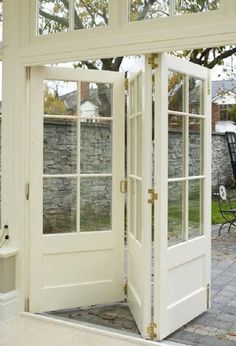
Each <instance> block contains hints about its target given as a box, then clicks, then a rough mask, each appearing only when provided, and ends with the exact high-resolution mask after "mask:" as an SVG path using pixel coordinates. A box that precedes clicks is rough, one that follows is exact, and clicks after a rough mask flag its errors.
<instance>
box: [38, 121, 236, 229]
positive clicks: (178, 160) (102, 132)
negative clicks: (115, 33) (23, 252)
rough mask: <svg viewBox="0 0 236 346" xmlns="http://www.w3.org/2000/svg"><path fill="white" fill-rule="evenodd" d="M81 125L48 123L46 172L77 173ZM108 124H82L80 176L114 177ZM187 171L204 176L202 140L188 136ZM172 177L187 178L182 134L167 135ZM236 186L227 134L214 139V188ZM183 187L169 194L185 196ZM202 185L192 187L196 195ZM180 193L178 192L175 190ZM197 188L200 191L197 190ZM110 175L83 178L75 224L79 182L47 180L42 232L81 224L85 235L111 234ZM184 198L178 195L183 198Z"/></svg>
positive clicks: (68, 122) (172, 187) (46, 128)
mask: <svg viewBox="0 0 236 346" xmlns="http://www.w3.org/2000/svg"><path fill="white" fill-rule="evenodd" d="M77 131H78V129H77V127H76V122H73V121H71V120H60V121H59V120H56V121H54V120H46V122H45V124H44V174H70V175H71V174H76V173H77V164H78V163H77V162H78V161H79V158H78V157H77ZM111 134H112V129H111V123H110V122H106V121H104V122H100V123H97V122H84V123H81V128H80V135H81V143H80V145H81V149H80V153H79V155H80V172H81V174H91V173H111V170H112V160H111V153H112V140H111ZM189 143H190V146H189V152H190V157H189V172H190V174H191V175H192V176H194V175H200V169H201V168H200V165H201V163H200V146H199V143H200V136H199V133H198V132H194V131H191V132H190V135H189ZM168 151H169V166H168V167H169V177H180V176H183V162H182V161H183V160H182V158H183V136H182V134H181V133H180V132H178V131H174V130H173V131H171V132H170V133H169V148H168ZM220 183H223V184H224V185H226V186H229V185H232V184H234V179H233V175H232V169H231V164H230V157H229V152H228V147H227V143H226V140H225V136H224V135H221V134H216V133H214V134H213V135H212V186H213V188H217V186H218V185H219V184H220ZM180 185H181V184H180V183H179V184H176V183H175V184H172V186H170V189H171V190H170V193H171V194H172V195H173V196H175V197H176V196H178V194H181V193H182V188H181V186H180ZM198 189H199V184H198V183H196V184H191V193H192V194H193V195H194V194H195V193H196V194H197V193H198V192H197V190H198ZM175 190H176V191H175ZM195 190H196V191H195ZM111 192H112V179H111V178H110V177H105V178H104V177H103V178H101V177H100V178H99V177H95V178H94V177H93V178H91V177H81V180H80V195H79V196H80V197H79V198H80V220H77V215H76V208H77V198H78V196H77V178H76V177H71V176H70V177H58V178H44V201H43V222H44V225H43V227H44V233H53V232H71V231H75V230H76V227H77V223H78V222H79V223H80V226H81V230H82V231H91V230H108V229H110V227H111V218H110V215H111ZM179 197H180V196H179Z"/></svg>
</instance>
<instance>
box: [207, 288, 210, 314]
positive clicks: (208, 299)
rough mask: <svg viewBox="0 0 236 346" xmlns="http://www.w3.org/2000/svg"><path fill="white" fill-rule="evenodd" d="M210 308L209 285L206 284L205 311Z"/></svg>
mask: <svg viewBox="0 0 236 346" xmlns="http://www.w3.org/2000/svg"><path fill="white" fill-rule="evenodd" d="M209 308H210V284H207V309H209Z"/></svg>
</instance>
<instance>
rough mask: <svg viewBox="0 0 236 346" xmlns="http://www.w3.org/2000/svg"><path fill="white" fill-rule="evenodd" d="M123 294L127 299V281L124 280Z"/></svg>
mask: <svg viewBox="0 0 236 346" xmlns="http://www.w3.org/2000/svg"><path fill="white" fill-rule="evenodd" d="M124 296H125V300H127V296H128V281H126V282H125V284H124Z"/></svg>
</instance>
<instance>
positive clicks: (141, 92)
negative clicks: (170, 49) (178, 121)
mask: <svg viewBox="0 0 236 346" xmlns="http://www.w3.org/2000/svg"><path fill="white" fill-rule="evenodd" d="M128 81H129V83H128V85H129V88H128V89H129V91H128V119H127V122H128V124H127V137H128V141H127V142H128V151H127V155H128V157H127V163H128V165H127V168H128V173H127V177H128V222H127V225H128V235H127V247H128V283H127V284H128V305H129V308H130V310H131V313H132V315H133V317H134V319H135V321H136V323H137V326H138V328H139V330H140V332H141V334H142V336H143V337H144V338H149V336H150V335H149V333H148V327H149V326H150V323H151V244H152V220H151V212H152V208H151V204H149V203H148V198H149V194H148V191H149V189H150V188H151V186H152V169H151V167H152V68H151V65H150V64H149V63H148V57H147V56H146V57H144V56H143V57H142V58H141V61H140V62H139V64H138V65H137V67H136V69H135V70H134V71H133V72H130V73H129V75H128Z"/></svg>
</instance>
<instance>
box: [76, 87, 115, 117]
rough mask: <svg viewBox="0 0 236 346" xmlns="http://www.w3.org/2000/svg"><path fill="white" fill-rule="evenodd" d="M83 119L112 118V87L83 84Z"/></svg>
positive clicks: (81, 113) (81, 107)
mask: <svg viewBox="0 0 236 346" xmlns="http://www.w3.org/2000/svg"><path fill="white" fill-rule="evenodd" d="M80 115H81V117H86V118H89V119H90V120H94V119H96V117H112V115H113V114H112V85H111V84H107V83H89V82H82V83H81V102H80Z"/></svg>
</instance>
